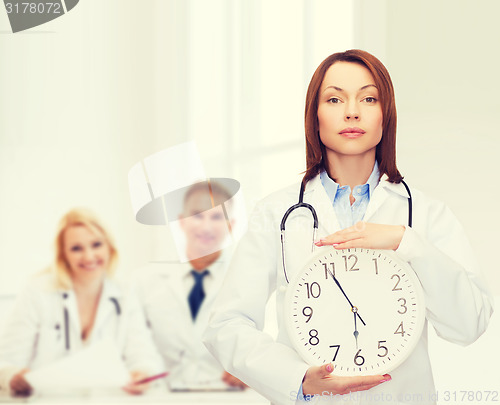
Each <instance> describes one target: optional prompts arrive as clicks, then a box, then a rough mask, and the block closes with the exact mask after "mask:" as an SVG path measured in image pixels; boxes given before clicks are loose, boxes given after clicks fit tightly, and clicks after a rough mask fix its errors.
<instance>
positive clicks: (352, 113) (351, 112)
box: [345, 103, 359, 121]
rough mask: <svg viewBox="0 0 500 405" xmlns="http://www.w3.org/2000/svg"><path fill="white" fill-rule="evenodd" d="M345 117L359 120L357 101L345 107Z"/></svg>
mask: <svg viewBox="0 0 500 405" xmlns="http://www.w3.org/2000/svg"><path fill="white" fill-rule="evenodd" d="M345 119H346V121H349V120H359V111H358V109H357V108H356V104H355V103H347V104H346V108H345Z"/></svg>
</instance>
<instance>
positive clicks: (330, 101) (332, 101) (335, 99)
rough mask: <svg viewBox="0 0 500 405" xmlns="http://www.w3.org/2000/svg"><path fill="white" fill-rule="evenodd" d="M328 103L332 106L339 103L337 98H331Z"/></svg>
mask: <svg viewBox="0 0 500 405" xmlns="http://www.w3.org/2000/svg"><path fill="white" fill-rule="evenodd" d="M328 102H329V103H332V104H338V103H340V99H338V98H337V97H332V98H330V99H328Z"/></svg>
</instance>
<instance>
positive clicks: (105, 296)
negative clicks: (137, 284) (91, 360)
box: [91, 280, 122, 338]
mask: <svg viewBox="0 0 500 405" xmlns="http://www.w3.org/2000/svg"><path fill="white" fill-rule="evenodd" d="M121 307H122V305H121V291H120V289H119V288H118V286H117V285H115V284H113V283H111V282H110V281H109V280H104V283H103V287H102V293H101V298H100V299H99V305H98V307H97V314H96V318H95V321H94V326H93V327H92V332H91V337H92V338H93V337H94V336H96V335H100V332H101V330H102V329H103V328H109V326H110V320H112V319H114V320H118V317H119V316H121V313H120V314H118V311H120V312H121V310H122V308H121Z"/></svg>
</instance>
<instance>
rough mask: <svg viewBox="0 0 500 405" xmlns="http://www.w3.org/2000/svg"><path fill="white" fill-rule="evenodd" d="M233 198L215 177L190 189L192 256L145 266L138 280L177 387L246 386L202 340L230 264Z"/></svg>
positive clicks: (187, 224)
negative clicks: (227, 248)
mask: <svg viewBox="0 0 500 405" xmlns="http://www.w3.org/2000/svg"><path fill="white" fill-rule="evenodd" d="M230 198H231V195H230V194H229V192H228V191H226V189H225V188H224V187H223V186H222V185H220V184H218V183H215V182H213V181H212V182H210V183H206V182H203V183H197V184H195V185H193V186H191V187H190V188H188V189H187V191H186V192H185V194H184V198H183V210H182V214H181V215H180V216H179V225H180V228H181V229H182V232H183V234H184V236H185V246H186V248H185V253H186V258H187V260H188V261H187V262H186V263H178V264H164V265H161V266H158V265H156V266H154V268H147V269H144V270H143V271H142V274H141V276H140V278H139V279H138V282H137V288H138V292H139V296H140V297H141V301H142V305H143V308H144V311H145V315H146V318H147V321H148V324H149V326H150V328H151V330H152V333H153V337H154V340H155V342H156V344H157V346H158V348H159V351H160V352H161V353H162V355H163V358H164V360H165V364H166V368H167V370H168V371H170V377H169V383H170V387H171V388H172V389H181V390H182V389H204V388H206V389H221V388H222V389H223V388H224V387H227V388H228V389H230V388H244V387H245V384H243V383H242V382H241V381H240V380H238V379H237V378H236V377H234V376H232V375H231V374H229V373H227V372H225V371H224V370H223V369H222V367H221V366H220V364H219V363H218V361H217V360H215V359H214V358H213V357H212V355H211V354H210V353H209V352H208V350H207V349H206V348H205V346H204V345H203V343H202V340H201V337H202V334H203V332H204V330H205V328H206V326H207V323H208V317H209V313H210V307H211V304H212V302H213V300H214V299H215V297H216V295H217V292H218V291H219V288H220V286H221V284H222V281H223V279H224V275H225V270H226V267H227V264H228V257H227V256H228V253H227V252H226V253H224V251H223V245H224V242H226V241H227V240H228V238H229V237H230V233H231V227H232V226H233V221H232V220H229V217H228V212H227V211H226V210H230V209H231V202H230V201H229V202H228V200H230Z"/></svg>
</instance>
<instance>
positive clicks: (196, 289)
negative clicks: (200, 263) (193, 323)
mask: <svg viewBox="0 0 500 405" xmlns="http://www.w3.org/2000/svg"><path fill="white" fill-rule="evenodd" d="M191 274H192V275H193V277H194V286H193V288H192V289H191V292H190V293H189V297H188V301H189V307H190V308H191V317H192V318H193V320H194V319H196V315H198V310H199V309H200V307H201V303H202V302H203V299H204V298H205V291H203V277H205V276H206V275H207V274H208V270H204V271H203V272H201V273H200V272H199V271H196V270H191Z"/></svg>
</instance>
